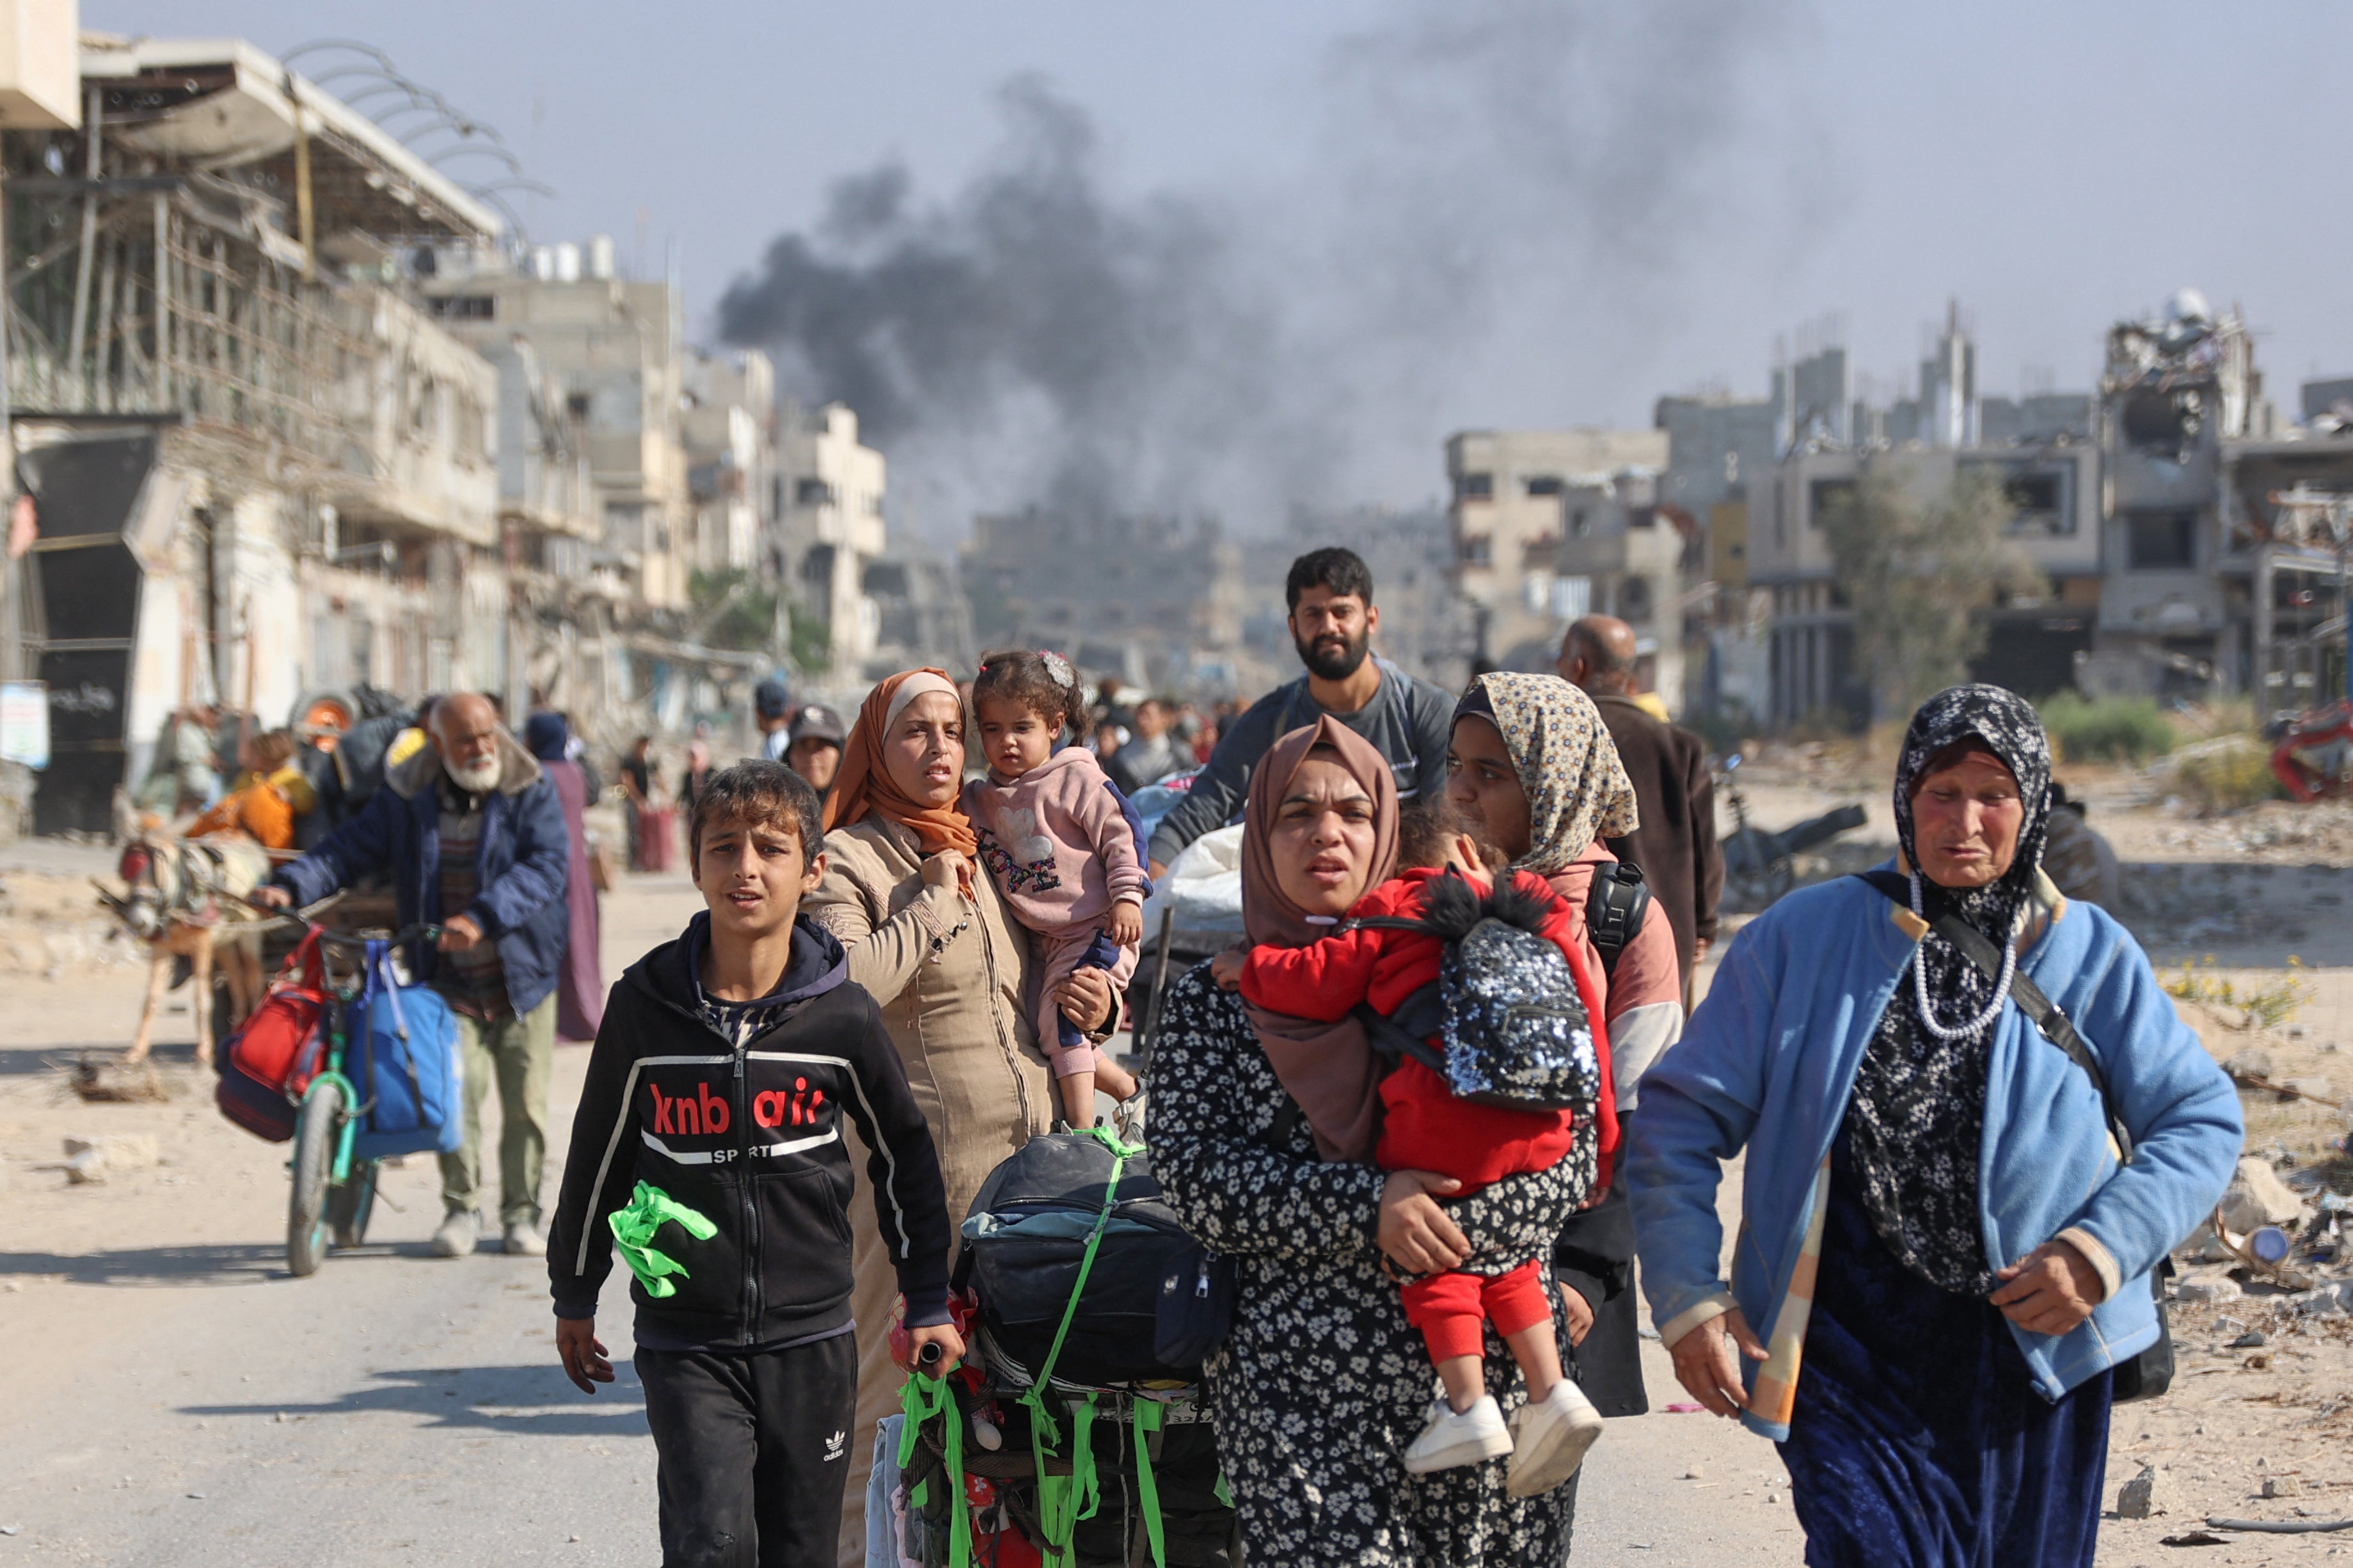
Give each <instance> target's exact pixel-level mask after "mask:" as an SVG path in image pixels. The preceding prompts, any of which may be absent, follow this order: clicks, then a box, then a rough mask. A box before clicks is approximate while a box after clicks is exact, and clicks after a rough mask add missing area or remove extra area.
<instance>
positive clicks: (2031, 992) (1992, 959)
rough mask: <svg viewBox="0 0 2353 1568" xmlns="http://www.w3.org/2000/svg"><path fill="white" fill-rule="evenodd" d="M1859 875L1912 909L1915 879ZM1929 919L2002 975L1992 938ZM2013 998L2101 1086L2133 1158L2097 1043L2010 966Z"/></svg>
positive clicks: (2121, 1147) (2126, 1154) (1990, 972)
mask: <svg viewBox="0 0 2353 1568" xmlns="http://www.w3.org/2000/svg"><path fill="white" fill-rule="evenodd" d="M1856 875H1857V876H1858V877H1859V878H1860V879H1862V880H1863V881H1865V882H1868V883H1870V884H1871V885H1872V886H1873V888H1876V889H1878V890H1879V891H1880V892H1881V893H1883V894H1884V895H1885V896H1886V897H1887V898H1888V899H1889V900H1892V901H1893V902H1894V903H1896V904H1898V905H1900V906H1902V907H1903V908H1904V909H1905V910H1909V909H1911V907H1912V883H1911V880H1910V879H1908V878H1905V877H1899V876H1897V875H1896V874H1895V873H1894V872H1893V871H1862V872H1858V873H1856ZM1928 923H1929V925H1930V927H1931V929H1933V930H1934V931H1936V934H1937V935H1938V936H1941V937H1943V938H1944V939H1945V940H1946V941H1947V942H1950V943H1951V944H1952V945H1953V947H1954V948H1955V950H1957V952H1959V953H1960V955H1961V956H1962V957H1963V958H1966V959H1968V961H1969V962H1970V963H1973V964H1975V965H1977V967H1978V973H1981V974H1984V975H1985V976H1986V977H1987V978H1988V979H1999V978H2000V975H2001V949H2000V948H1999V947H1996V946H1995V945H1994V943H1993V939H1992V938H1990V937H1989V936H1987V935H1986V934H1985V933H1984V932H1982V931H1978V929H1977V928H1976V927H1975V926H1973V925H1971V924H1969V923H1968V921H1965V920H1963V919H1961V917H1960V916H1958V915H1955V914H1943V915H1939V916H1937V917H1936V919H1935V920H1933V921H1929V922H1928ZM2010 1000H2011V1001H2013V1002H2015V1003H2017V1004H2018V1010H2019V1011H2020V1012H2021V1013H2023V1014H2025V1015H2026V1016H2027V1017H2028V1018H2029V1019H2031V1021H2032V1022H2033V1025H2034V1026H2035V1027H2036V1028H2037V1029H2039V1030H2041V1031H2042V1037H2043V1038H2044V1039H2046V1040H2048V1041H2050V1042H2051V1043H2052V1045H2054V1046H2056V1047H2059V1048H2060V1049H2061V1050H2063V1051H2064V1052H2066V1053H2067V1059H2068V1060H2070V1061H2072V1062H2073V1063H2074V1064H2075V1065H2076V1066H2077V1067H2079V1068H2083V1069H2084V1077H2086V1078H2088V1079H2091V1080H2092V1087H2093V1088H2094V1089H2097V1090H2098V1091H2099V1095H2100V1108H2101V1110H2102V1111H2104V1112H2105V1115H2106V1116H2107V1119H2108V1135H2109V1136H2110V1137H2112V1138H2114V1139H2115V1140H2116V1150H2117V1152H2118V1153H2119V1154H2120V1155H2121V1156H2122V1157H2123V1158H2124V1159H2125V1160H2126V1162H2127V1163H2129V1162H2130V1161H2131V1159H2132V1153H2133V1141H2132V1134H2131V1133H2130V1132H2128V1131H2126V1130H2125V1124H2124V1119H2123V1118H2122V1117H2120V1116H2118V1115H2117V1114H2116V1099H2115V1097H2114V1096H2113V1095H2111V1094H2110V1093H2109V1092H2108V1076H2107V1074H2105V1073H2104V1072H2102V1071H2101V1070H2100V1060H2099V1058H2097V1057H2095V1056H2094V1055H2093V1054H2092V1047H2090V1046H2088V1045H2086V1044H2084V1037H2083V1036H2082V1035H2081V1034H2080V1033H2078V1032H2077V1031H2076V1028H2075V1023H2074V1020H2073V1019H2072V1018H2070V1017H2068V1016H2067V1014H2066V1011H2065V1009H2063V1008H2062V1007H2061V1006H2060V1005H2059V1004H2058V1003H2056V1002H2053V1001H2052V1000H2051V998H2050V996H2049V995H2048V994H2045V993H2044V991H2043V989H2042V986H2040V985H2037V984H2035V983H2034V980H2033V978H2032V977H2031V975H2029V974H2028V973H2026V971H2025V970H2023V969H2015V970H2012V971H2011V972H2010Z"/></svg>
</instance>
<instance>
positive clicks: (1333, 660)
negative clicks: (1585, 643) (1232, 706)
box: [1147, 545, 1454, 879]
mask: <svg viewBox="0 0 2353 1568" xmlns="http://www.w3.org/2000/svg"><path fill="white" fill-rule="evenodd" d="M1283 596H1284V598H1285V600H1286V601H1287V602H1288V603H1289V605H1290V606H1291V613H1290V618H1289V621H1288V623H1287V624H1288V625H1289V626H1290V627H1291V640H1292V646H1293V647H1296V648H1297V649H1298V650H1299V661H1300V662H1301V663H1302V664H1303V665H1305V666H1306V667H1307V673H1306V674H1305V675H1303V676H1301V677H1300V678H1299V679H1297V680H1294V681H1293V682H1292V683H1291V684H1290V685H1288V686H1280V687H1277V688H1276V689H1274V690H1272V691H1271V692H1269V693H1267V695H1265V696H1264V697H1262V698H1261V699H1259V700H1258V701H1257V702H1256V703H1255V704H1253V705H1252V706H1251V708H1250V711H1249V712H1247V713H1244V714H1243V715H1241V716H1240V718H1238V719H1236V720H1234V721H1233V722H1232V723H1231V724H1229V725H1227V726H1224V727H1223V728H1222V731H1221V735H1220V738H1219V742H1218V749H1217V751H1216V752H1213V753H1211V755H1210V757H1209V761H1208V765H1207V766H1205V767H1204V768H1203V769H1202V770H1201V772H1200V773H1198V775H1197V776H1196V777H1195V778H1194V780H1193V787H1192V789H1191V791H1190V792H1188V793H1187V795H1186V797H1185V798H1184V800H1182V801H1180V802H1179V803H1177V805H1176V809H1175V810H1173V811H1171V812H1170V813H1169V814H1168V815H1167V816H1164V817H1162V818H1161V819H1160V826H1158V827H1157V828H1155V829H1154V830H1153V834H1152V848H1151V864H1150V866H1149V867H1148V868H1147V870H1148V871H1149V873H1150V874H1151V876H1152V877H1154V878H1155V879H1157V878H1158V877H1160V875H1161V874H1162V873H1163V872H1165V871H1166V870H1167V868H1168V867H1169V864H1170V863H1171V862H1172V861H1174V860H1175V859H1176V857H1177V856H1178V855H1179V854H1181V853H1183V851H1184V849H1185V847H1186V846H1187V845H1188V844H1190V843H1192V842H1193V840H1195V839H1196V838H1198V837H1201V836H1202V835H1203V834H1205V833H1209V832H1213V831H1215V830H1216V829H1218V828H1220V827H1223V826H1226V824H1227V823H1228V822H1229V821H1231V820H1232V818H1233V816H1234V815H1235V813H1236V812H1238V811H1240V809H1241V805H1242V802H1243V800H1244V799H1245V798H1246V797H1247V795H1249V793H1250V770H1251V769H1253V768H1255V767H1257V766H1258V760H1259V759H1260V758H1261V757H1262V756H1264V755H1266V752H1267V748H1268V747H1270V746H1271V745H1273V744H1274V742H1275V741H1276V740H1277V739H1278V738H1279V737H1281V736H1283V735H1287V734H1289V733H1291V732H1292V731H1294V730H1300V729H1304V728H1306V727H1307V726H1308V725H1311V724H1313V723H1314V722H1315V721H1316V720H1318V719H1320V718H1322V717H1323V716H1324V715H1325V714H1327V713H1328V714H1330V715H1331V716H1332V717H1333V718H1335V719H1337V720H1338V721H1340V722H1341V723H1342V724H1344V725H1345V726H1346V727H1347V728H1349V729H1351V730H1353V731H1356V733H1357V734H1359V735H1362V736H1363V737H1364V738H1365V739H1366V741H1368V742H1371V743H1372V747H1373V749H1374V750H1375V751H1377V752H1380V754H1381V755H1382V756H1384V757H1386V758H1388V764H1389V769H1390V771H1391V772H1392V773H1395V774H1396V776H1397V787H1398V799H1400V800H1413V799H1415V798H1417V797H1419V795H1425V794H1427V795H1436V794H1437V793H1438V792H1439V791H1440V790H1442V789H1444V788H1445V787H1446V737H1447V731H1448V725H1449V723H1450V721H1451V719H1452V717H1453V713H1454V700H1453V699H1452V698H1451V697H1450V696H1448V695H1447V694H1446V693H1445V692H1444V691H1442V690H1440V689H1439V688H1437V687H1435V686H1432V685H1431V684H1430V682H1429V681H1427V680H1419V679H1415V678H1414V677H1412V676H1410V675H1408V674H1407V673H1406V672H1405V671H1404V670H1402V669H1399V668H1398V667H1397V666H1396V665H1393V664H1391V663H1389V661H1388V660H1387V659H1385V658H1377V657H1376V656H1375V655H1374V653H1373V637H1374V634H1375V633H1377V632H1378V631H1379V630H1380V628H1381V613H1380V611H1379V610H1378V609H1377V608H1375V607H1374V605H1373V574H1372V572H1371V570H1370V569H1369V568H1368V567H1366V564H1365V563H1364V561H1363V560H1362V559H1361V558H1359V557H1358V556H1357V554H1356V552H1355V551H1353V550H1343V549H1340V548H1339V547H1337V546H1336V545H1335V546H1330V547H1327V548H1325V549H1322V550H1311V551H1309V552H1307V553H1306V554H1304V555H1303V556H1301V557H1299V559H1298V560H1296V561H1293V563H1291V573H1290V575H1289V576H1288V577H1287V578H1286V579H1285V580H1284V583H1283Z"/></svg>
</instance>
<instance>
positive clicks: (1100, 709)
mask: <svg viewBox="0 0 2353 1568" xmlns="http://www.w3.org/2000/svg"><path fill="white" fill-rule="evenodd" d="M1093 713H1094V718H1095V727H1096V730H1097V731H1098V732H1100V731H1101V730H1102V727H1103V725H1105V724H1110V725H1113V726H1114V727H1116V728H1118V729H1122V730H1133V729H1134V727H1135V714H1134V711H1133V710H1131V709H1130V708H1129V706H1128V702H1127V683H1126V682H1125V681H1124V680H1122V679H1120V678H1119V677H1118V676H1116V675H1106V676H1104V677H1103V679H1101V680H1098V681H1097V682H1095V700H1094V707H1093ZM1122 743H1123V744H1124V742H1122Z"/></svg>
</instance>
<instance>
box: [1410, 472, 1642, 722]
mask: <svg viewBox="0 0 2353 1568" xmlns="http://www.w3.org/2000/svg"><path fill="white" fill-rule="evenodd" d="M1668 456H1669V452H1668V439H1667V433H1666V432H1665V431H1663V430H1604V429H1575V430H1466V431H1462V432H1461V433H1459V434H1457V435H1455V436H1452V437H1449V438H1448V440H1447V443H1446V478H1447V487H1448V490H1449V493H1450V495H1451V500H1450V502H1449V504H1448V507H1447V522H1448V526H1449V529H1450V531H1451V534H1452V537H1453V545H1454V562H1453V568H1452V571H1453V579H1454V584H1455V587H1456V589H1457V591H1458V592H1459V593H1460V594H1461V595H1462V597H1463V598H1464V599H1466V600H1467V601H1469V603H1470V605H1471V606H1472V615H1473V616H1474V617H1475V618H1476V620H1477V623H1478V625H1477V632H1476V640H1477V650H1478V651H1477V657H1478V658H1482V659H1484V660H1487V661H1489V662H1491V663H1493V664H1495V665H1497V666H1499V667H1501V668H1506V669H1549V668H1552V662H1553V658H1554V657H1555V655H1556V653H1557V652H1558V650H1559V646H1560V632H1561V627H1562V626H1564V625H1566V624H1567V622H1568V621H1571V620H1574V619H1576V618H1577V616H1582V615H1587V614H1606V615H1614V616H1622V617H1623V618H1624V619H1626V620H1627V621H1628V622H1630V623H1631V624H1632V625H1633V626H1634V628H1635V633H1636V636H1637V637H1642V638H1647V639H1650V640H1651V642H1652V643H1653V644H1655V643H1656V641H1657V638H1658V630H1659V626H1658V615H1659V611H1660V607H1661V606H1664V605H1673V604H1674V603H1675V602H1676V601H1677V600H1678V599H1679V598H1680V597H1681V595H1682V592H1683V584H1681V583H1680V581H1677V580H1675V579H1674V578H1673V576H1672V572H1670V574H1668V575H1665V576H1662V575H1659V574H1657V573H1656V570H1655V563H1654V562H1653V561H1652V560H1651V552H1642V551H1636V552H1633V553H1632V554H1629V553H1628V552H1626V551H1625V550H1622V549H1620V550H1618V551H1616V552H1609V551H1606V550H1603V549H1601V547H1599V546H1598V545H1597V546H1595V547H1594V548H1593V550H1591V551H1588V550H1586V549H1584V548H1583V547H1580V548H1579V549H1577V550H1572V551H1570V552H1569V554H1568V557H1567V559H1569V560H1570V561H1571V562H1572V563H1577V562H1582V561H1583V560H1584V559H1585V557H1586V555H1588V554H1594V557H1595V566H1594V570H1580V569H1577V568H1576V567H1575V566H1574V565H1572V567H1571V568H1569V569H1564V567H1563V560H1564V557H1563V553H1562V550H1563V543H1564V542H1565V541H1569V540H1575V539H1579V538H1581V537H1583V536H1581V535H1579V534H1577V532H1576V529H1577V526H1578V525H1579V521H1580V519H1581V520H1582V521H1583V523H1584V525H1585V526H1586V527H1588V530H1589V529H1591V528H1592V527H1595V526H1599V525H1600V523H1601V521H1602V520H1603V518H1604V515H1605V514H1606V513H1608V512H1609V509H1610V508H1611V507H1612V506H1614V505H1617V504H1619V499H1618V498H1619V497H1620V494H1621V492H1622V493H1623V494H1624V495H1627V496H1632V495H1635V494H1641V495H1642V496H1643V497H1644V498H1645V500H1644V503H1643V504H1651V503H1654V502H1655V493H1656V492H1655V489H1654V486H1655V481H1656V479H1657V476H1658V475H1660V474H1661V473H1662V472H1663V471H1664V470H1665V468H1666V467H1667V462H1668ZM1596 552H1599V553H1596ZM1604 557H1606V559H1604ZM1612 563H1615V564H1612ZM1596 571H1599V580H1598V581H1597V577H1596V575H1595V572H1596ZM1597 590H1598V591H1597ZM1654 651H1655V650H1654ZM1679 690H1680V689H1679V688H1678V692H1679ZM1670 700H1671V701H1672V700H1675V699H1673V698H1671V699H1670Z"/></svg>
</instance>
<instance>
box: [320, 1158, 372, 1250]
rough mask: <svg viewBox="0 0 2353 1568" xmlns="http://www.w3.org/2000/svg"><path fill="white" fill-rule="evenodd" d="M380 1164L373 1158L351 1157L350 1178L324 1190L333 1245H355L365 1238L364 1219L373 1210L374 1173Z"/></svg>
mask: <svg viewBox="0 0 2353 1568" xmlns="http://www.w3.org/2000/svg"><path fill="white" fill-rule="evenodd" d="M380 1168H381V1167H379V1166H378V1165H377V1164H376V1163H375V1161H374V1160H357V1161H353V1163H352V1174H351V1179H350V1180H349V1181H346V1182H344V1183H343V1184H341V1185H339V1186H334V1187H330V1188H329V1189H328V1190H327V1225H328V1227H329V1228H330V1229H331V1230H332V1231H333V1232H334V1237H335V1245H336V1246H337V1247H358V1246H360V1245H362V1244H363V1243H364V1242H365V1241H366V1240H367V1227H368V1221H369V1220H370V1219H371V1218H373V1217H374V1216H375V1173H376V1172H377V1171H378V1170H379V1169H380Z"/></svg>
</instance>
